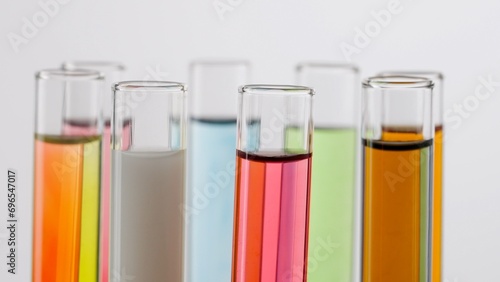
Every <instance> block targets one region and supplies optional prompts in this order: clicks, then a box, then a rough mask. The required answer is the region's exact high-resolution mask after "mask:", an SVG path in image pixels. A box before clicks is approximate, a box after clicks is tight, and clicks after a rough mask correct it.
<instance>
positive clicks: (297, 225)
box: [232, 85, 314, 282]
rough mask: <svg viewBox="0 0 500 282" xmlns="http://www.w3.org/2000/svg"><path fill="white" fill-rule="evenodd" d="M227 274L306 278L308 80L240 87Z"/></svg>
mask: <svg viewBox="0 0 500 282" xmlns="http://www.w3.org/2000/svg"><path fill="white" fill-rule="evenodd" d="M239 92H240V94H239V112H238V121H237V128H238V131H237V134H238V139H237V145H236V148H237V151H236V155H237V161H236V191H235V211H234V213H235V215H234V220H235V221H234V239H233V242H234V243H233V266H232V268H233V269H232V281H233V282H244V281H245V282H247V281H261V282H267V281H291V282H297V281H306V280H307V268H306V261H307V242H308V225H309V194H310V180H311V179H310V175H311V159H312V158H311V157H312V150H311V148H312V146H311V145H312V144H311V142H312V134H313V123H312V96H313V94H314V92H313V90H312V89H311V88H307V87H302V86H286V85H246V86H243V87H241V88H240V91H239Z"/></svg>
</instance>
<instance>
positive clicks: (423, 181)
mask: <svg viewBox="0 0 500 282" xmlns="http://www.w3.org/2000/svg"><path fill="white" fill-rule="evenodd" d="M363 143H364V150H363V157H364V160H363V161H364V163H363V170H364V183H363V197H364V199H363V258H362V263H363V267H362V270H363V274H362V277H363V282H427V281H429V266H430V265H429V263H430V243H429V241H430V240H429V239H430V238H429V237H430V224H431V220H430V219H431V217H430V215H431V211H430V207H431V201H430V200H431V199H430V195H431V192H432V191H431V187H432V186H431V184H432V183H431V181H432V153H433V148H432V140H423V136H422V135H421V134H418V133H415V130H413V131H412V130H411V129H404V128H403V129H401V128H398V129H395V130H386V131H384V133H383V135H382V140H381V141H373V140H363Z"/></svg>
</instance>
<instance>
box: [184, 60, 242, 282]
mask: <svg viewBox="0 0 500 282" xmlns="http://www.w3.org/2000/svg"><path fill="white" fill-rule="evenodd" d="M248 76H249V65H248V63H246V62H242V61H198V62H194V63H192V64H191V68H190V78H189V79H190V84H189V85H190V99H189V100H190V117H191V119H190V134H189V147H188V148H189V149H188V151H189V154H188V155H189V157H188V189H187V206H186V209H185V211H184V212H185V213H187V219H188V221H187V244H186V246H187V254H186V255H187V264H186V275H187V280H188V281H191V282H219V281H230V280H231V249H232V235H233V208H234V170H235V159H234V150H235V148H236V111H237V99H238V95H237V92H236V89H238V87H239V86H241V85H243V84H245V83H247V82H248Z"/></svg>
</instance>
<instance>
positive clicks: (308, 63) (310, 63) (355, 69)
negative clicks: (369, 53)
mask: <svg viewBox="0 0 500 282" xmlns="http://www.w3.org/2000/svg"><path fill="white" fill-rule="evenodd" d="M306 67H312V68H323V69H339V70H352V71H353V72H355V73H356V74H359V67H358V66H357V65H355V64H349V63H342V62H338V63H337V62H322V61H317V62H315V61H304V62H299V63H298V64H297V66H296V67H295V69H296V71H300V70H302V69H303V68H306Z"/></svg>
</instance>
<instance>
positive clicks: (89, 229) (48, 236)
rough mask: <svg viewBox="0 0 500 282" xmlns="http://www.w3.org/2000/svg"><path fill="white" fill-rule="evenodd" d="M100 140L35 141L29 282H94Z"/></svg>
mask: <svg viewBox="0 0 500 282" xmlns="http://www.w3.org/2000/svg"><path fill="white" fill-rule="evenodd" d="M100 142H101V138H100V136H84V137H81V136H44V135H37V136H35V195H34V196H35V199H34V205H35V206H34V223H33V228H34V231H33V281H34V282H95V281H97V280H98V277H97V276H98V264H99V260H98V251H99V192H100V191H99V187H100V185H99V183H100V177H99V175H100V173H99V172H100V157H101V152H100Z"/></svg>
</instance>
